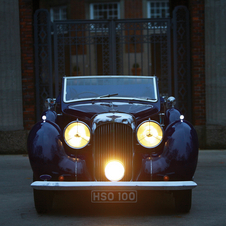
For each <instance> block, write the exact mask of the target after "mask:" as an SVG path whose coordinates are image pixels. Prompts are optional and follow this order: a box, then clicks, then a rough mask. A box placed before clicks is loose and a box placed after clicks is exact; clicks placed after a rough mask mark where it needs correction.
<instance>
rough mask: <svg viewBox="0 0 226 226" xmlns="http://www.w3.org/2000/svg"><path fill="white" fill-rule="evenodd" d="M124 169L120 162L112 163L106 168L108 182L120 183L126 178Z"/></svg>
mask: <svg viewBox="0 0 226 226" xmlns="http://www.w3.org/2000/svg"><path fill="white" fill-rule="evenodd" d="M124 172H125V170H124V167H123V165H122V164H121V163H120V162H118V161H111V162H109V163H108V164H107V166H106V167H105V176H106V177H107V179H108V180H111V181H119V180H121V179H122V178H123V176H124Z"/></svg>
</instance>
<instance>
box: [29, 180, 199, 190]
mask: <svg viewBox="0 0 226 226" xmlns="http://www.w3.org/2000/svg"><path fill="white" fill-rule="evenodd" d="M196 186H197V184H196V183H195V182H194V181H167V182H166V181H128V182H127V181H123V182H103V181H82V182H79V181H78V182H77V181H76V182H71V181H65V182H59V181H35V182H33V183H32V184H31V187H32V188H34V189H37V190H104V191H106V190H159V191H160V190H190V189H193V188H195V187H196Z"/></svg>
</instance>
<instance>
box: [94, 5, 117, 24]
mask: <svg viewBox="0 0 226 226" xmlns="http://www.w3.org/2000/svg"><path fill="white" fill-rule="evenodd" d="M90 19H94V20H101V19H119V3H117V2H116V3H93V4H90Z"/></svg>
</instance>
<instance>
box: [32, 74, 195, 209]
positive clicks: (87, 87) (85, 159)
mask: <svg viewBox="0 0 226 226" xmlns="http://www.w3.org/2000/svg"><path fill="white" fill-rule="evenodd" d="M174 106H175V98H174V97H172V96H171V97H169V98H168V99H167V98H165V99H164V98H162V97H160V94H159V89H158V81H157V78H156V77H155V76H119V75H118V76H76V77H64V78H63V81H62V90H61V94H60V95H59V97H58V98H57V99H56V100H55V99H47V107H48V109H47V110H46V111H45V112H43V114H42V119H41V121H40V122H38V123H37V124H36V125H34V127H33V128H32V129H31V131H30V133H29V137H28V153H29V160H30V164H31V167H32V170H33V176H34V182H33V183H32V184H31V186H32V188H33V192H34V202H35V207H36V210H37V212H39V213H41V212H47V211H49V210H50V209H51V207H52V202H53V193H54V191H61V190H75V191H77V192H76V193H79V192H80V191H81V192H82V191H84V190H85V191H87V192H88V194H89V196H90V203H94V205H95V203H136V202H137V200H139V194H140V192H141V191H144V192H150V193H151V192H153V191H154V190H157V191H167V192H169V193H171V194H173V197H174V199H175V207H176V210H178V211H181V212H188V211H189V210H190V208H191V200H192V189H193V188H195V187H196V186H197V184H196V183H195V182H194V181H193V178H194V173H195V170H196V166H197V160H198V138H197V133H196V131H195V129H194V128H193V126H192V125H191V124H190V123H189V122H187V121H185V120H184V116H183V115H181V113H180V112H179V111H178V110H177V109H176V108H175V107H174ZM78 191H79V192H78ZM138 191H139V192H138ZM92 205H93V204H92Z"/></svg>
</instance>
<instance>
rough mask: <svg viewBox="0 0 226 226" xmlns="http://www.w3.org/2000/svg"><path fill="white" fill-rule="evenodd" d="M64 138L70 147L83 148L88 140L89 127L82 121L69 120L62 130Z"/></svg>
mask: <svg viewBox="0 0 226 226" xmlns="http://www.w3.org/2000/svg"><path fill="white" fill-rule="evenodd" d="M64 140H65V142H66V143H67V145H68V146H70V147H71V148H75V149H80V148H84V147H85V146H86V145H87V144H88V143H89V141H90V129H89V127H88V126H87V125H86V124H85V123H84V122H79V121H76V122H71V123H70V124H68V125H67V126H66V128H65V130H64Z"/></svg>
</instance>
